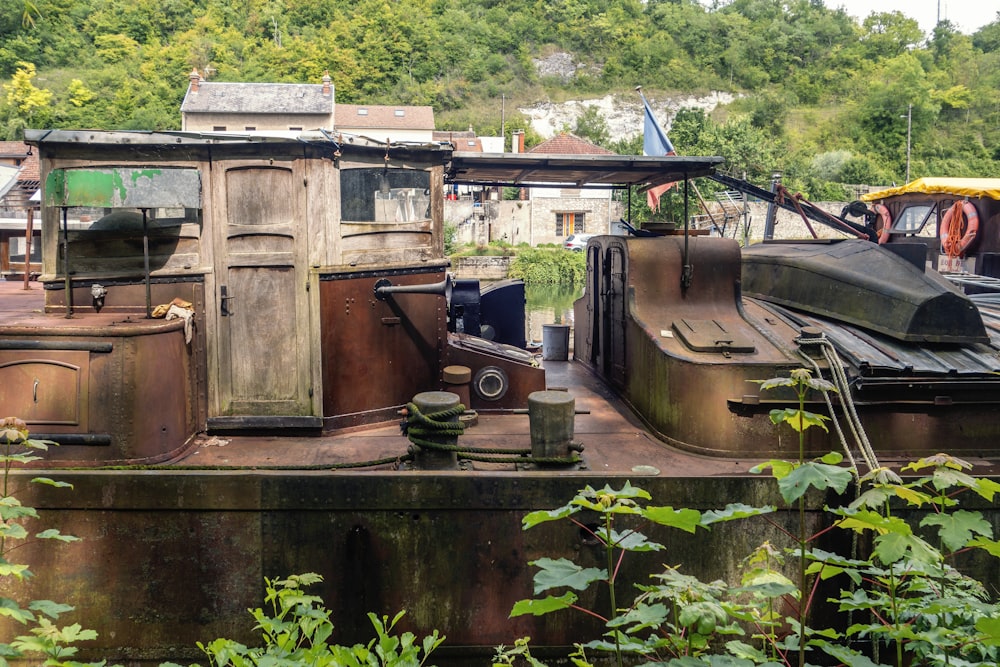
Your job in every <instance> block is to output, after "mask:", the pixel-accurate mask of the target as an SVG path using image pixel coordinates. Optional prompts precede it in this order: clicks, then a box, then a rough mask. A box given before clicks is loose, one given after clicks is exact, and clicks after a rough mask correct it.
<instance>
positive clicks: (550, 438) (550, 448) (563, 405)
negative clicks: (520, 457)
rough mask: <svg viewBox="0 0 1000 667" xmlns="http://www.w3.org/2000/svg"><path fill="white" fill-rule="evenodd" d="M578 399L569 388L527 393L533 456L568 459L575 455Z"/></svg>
mask: <svg viewBox="0 0 1000 667" xmlns="http://www.w3.org/2000/svg"><path fill="white" fill-rule="evenodd" d="M575 415H576V399H575V398H573V396H572V395H571V394H570V393H569V392H566V391H551V390H546V391H536V392H532V393H531V394H530V395H529V396H528V421H529V423H530V433H531V456H532V457H533V458H540V459H548V458H552V459H568V458H570V457H572V456H573V451H572V449H571V448H570V445H571V444H572V443H573V419H574V417H575Z"/></svg>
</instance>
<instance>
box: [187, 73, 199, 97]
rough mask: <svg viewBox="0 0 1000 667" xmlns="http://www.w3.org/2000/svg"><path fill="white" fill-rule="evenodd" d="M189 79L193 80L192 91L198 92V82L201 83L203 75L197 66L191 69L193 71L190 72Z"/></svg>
mask: <svg viewBox="0 0 1000 667" xmlns="http://www.w3.org/2000/svg"><path fill="white" fill-rule="evenodd" d="M188 79H190V80H191V92H192V93H197V92H198V84H199V83H201V75H200V74H198V69H197V68H195V69H193V70H191V73H190V74H188Z"/></svg>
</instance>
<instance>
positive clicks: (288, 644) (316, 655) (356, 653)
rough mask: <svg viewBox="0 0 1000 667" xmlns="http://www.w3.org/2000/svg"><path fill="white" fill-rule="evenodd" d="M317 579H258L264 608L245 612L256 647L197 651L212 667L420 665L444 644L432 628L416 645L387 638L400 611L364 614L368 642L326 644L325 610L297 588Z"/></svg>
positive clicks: (329, 630) (224, 642)
mask: <svg viewBox="0 0 1000 667" xmlns="http://www.w3.org/2000/svg"><path fill="white" fill-rule="evenodd" d="M322 580H323V578H322V577H321V576H320V575H318V574H312V573H307V574H297V575H292V576H290V577H288V578H287V579H274V580H271V579H265V580H264V582H265V590H266V594H265V597H264V602H265V604H266V605H268V609H267V610H265V609H264V608H261V607H258V608H257V609H252V610H251V611H250V614H251V615H252V616H253V617H254V619H255V620H256V621H257V624H256V626H254V628H255V629H256V630H259V631H260V636H261V641H262V645H261V646H259V647H252V648H251V647H247V646H245V645H244V644H241V643H239V642H236V641H233V640H231V639H216V640H215V641H212V642H210V643H208V644H202V643H201V642H198V648H200V649H201V650H202V652H203V653H205V655H207V656H208V660H209V664H210V665H213V666H214V667H225V666H226V665H232V666H233V667H249V666H251V665H255V666H259V667H273V666H278V665H284V666H292V665H309V666H310V667H420V666H421V665H423V664H424V663H425V662H426V661H427V658H428V657H429V656H430V654H431V653H432V652H433V651H434V649H436V648H437V647H438V646H440V645H441V643H442V642H443V641H444V640H445V638H444V637H441V636H439V635H438V631H437V630H434V632H433V633H431V634H430V635H428V636H427V637H424V638H423V640H422V641H421V642H420V643H419V644H417V643H415V640H416V637H415V636H414V635H413V633H410V632H404V633H403V634H402V635H398V636H397V635H395V634H393V630H394V628H395V627H396V624H397V623H398V622H399V620H400V619H401V618H402V617H403V615H404V612H399V613H398V614H396V615H395V616H394V617H393V618H392V620H389V617H388V616H382V617H381V618H380V617H378V616H377V615H375V614H372V613H369V614H368V618H369V620H371V623H372V626H373V627H374V629H375V635H376V636H375V638H374V639H372V640H371V641H370V642H368V644H355V645H354V646H341V645H338V644H330V643H328V640H329V638H330V636H331V635H332V634H333V623H332V622H331V621H330V610H328V609H326V608H325V607H324V606H323V600H322V598H320V597H318V596H315V595H309V594H307V593H306V592H305V591H304V590H303V589H304V587H306V586H309V585H312V584H316V583H319V582H321V581H322ZM163 667H167V665H164V666H163ZM170 667H176V666H173V665H171V666H170Z"/></svg>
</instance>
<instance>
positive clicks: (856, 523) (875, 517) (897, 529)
mask: <svg viewBox="0 0 1000 667" xmlns="http://www.w3.org/2000/svg"><path fill="white" fill-rule="evenodd" d="M830 512H832V513H833V514H839V515H840V516H842V517H844V519H843V520H842V521H841V522H840V527H841V528H846V529H849V530H854V531H857V532H862V531H865V530H874V531H875V532H877V533H879V534H885V533H899V534H901V535H909V534H911V533H912V532H913V529H912V528H910V524H908V523H906V522H905V521H903V520H902V519H900V518H898V517H887V516H883V515H881V514H879V513H878V512H872V511H871V510H866V509H859V510H853V509H844V508H840V509H833V510H830Z"/></svg>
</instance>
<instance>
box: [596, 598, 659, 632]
mask: <svg viewBox="0 0 1000 667" xmlns="http://www.w3.org/2000/svg"><path fill="white" fill-rule="evenodd" d="M669 613H670V612H669V611H668V610H667V606H666V605H664V604H662V603H656V604H641V605H639V606H637V607H636V608H634V609H630V610H628V611H627V612H626V613H624V614H621V615H619V616H615V617H614V618H612V619H611V620H610V621H608V627H609V628H618V627H622V626H628V627H630V628H631V632H633V633H634V632H635V631H636V630H641V629H642V628H658V627H659V626H660V625H662V624H663V623H664V622H665V621H666V620H667V618H668V615H669Z"/></svg>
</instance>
